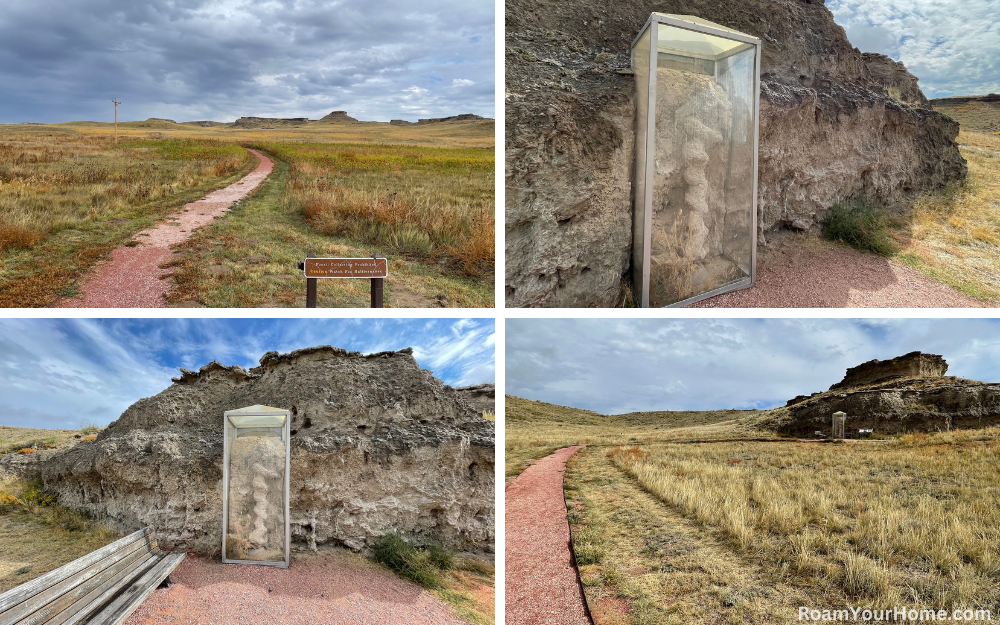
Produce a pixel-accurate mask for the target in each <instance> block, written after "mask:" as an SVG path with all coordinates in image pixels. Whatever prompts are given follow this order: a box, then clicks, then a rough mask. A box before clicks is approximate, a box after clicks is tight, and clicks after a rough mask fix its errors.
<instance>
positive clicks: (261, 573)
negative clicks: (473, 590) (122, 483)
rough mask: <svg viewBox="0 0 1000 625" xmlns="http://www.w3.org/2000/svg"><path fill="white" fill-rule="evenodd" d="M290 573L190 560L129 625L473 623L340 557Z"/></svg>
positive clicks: (299, 562) (318, 559) (302, 562)
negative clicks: (466, 621)
mask: <svg viewBox="0 0 1000 625" xmlns="http://www.w3.org/2000/svg"><path fill="white" fill-rule="evenodd" d="M292 558H293V559H292V564H291V567H290V568H287V569H280V568H277V567H273V566H254V565H249V564H222V563H221V562H217V561H215V560H208V559H206V558H201V557H198V556H194V555H188V557H186V558H184V561H183V562H181V563H180V565H179V566H178V567H177V568H176V569H174V571H173V573H171V574H170V581H171V584H170V586H169V587H167V588H158V589H156V590H154V591H153V593H152V594H151V595H150V596H149V597H148V598H147V599H146V601H144V602H143V604H142V605H141V606H139V609H138V610H136V611H135V612H134V613H132V615H131V616H129V618H128V619H127V620H126V621H125V625H161V624H164V623H170V624H171V625H210V624H211V625H223V624H225V625H230V624H232V625H257V624H263V623H287V624H292V623H296V624H299V623H301V624H302V625H328V624H338V625H353V624H357V623H366V624H371V625H376V624H377V625H411V624H412V625H467V624H466V623H465V621H463V620H461V619H459V618H458V617H456V616H455V614H454V612H452V610H451V608H449V607H448V606H447V605H445V604H444V603H442V602H441V601H439V600H438V599H436V598H435V597H433V596H432V595H430V594H429V593H428V592H427V591H425V590H423V589H422V588H420V587H419V586H417V585H416V584H414V583H412V582H408V581H406V580H402V579H400V578H398V577H396V576H394V575H393V574H392V573H389V572H388V571H386V570H383V569H380V568H377V567H374V566H366V565H363V564H358V563H355V562H352V561H350V560H349V559H348V558H346V557H343V556H340V555H338V554H320V555H317V556H308V557H304V558H302V559H296V557H295V556H294V555H293V557H292Z"/></svg>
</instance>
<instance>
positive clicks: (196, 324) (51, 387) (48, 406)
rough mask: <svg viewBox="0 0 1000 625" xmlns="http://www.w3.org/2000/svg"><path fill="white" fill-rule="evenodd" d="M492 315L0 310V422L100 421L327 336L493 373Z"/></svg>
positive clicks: (427, 363)
mask: <svg viewBox="0 0 1000 625" xmlns="http://www.w3.org/2000/svg"><path fill="white" fill-rule="evenodd" d="M493 328H494V322H493V320H492V319H364V320H357V319H30V320H28V319H0V425H14V426H20V427H44V428H67V429H75V428H79V427H82V426H83V425H86V424H88V423H94V424H97V425H106V424H107V423H110V422H111V421H113V420H115V419H117V418H118V415H120V414H121V413H122V411H124V410H125V408H127V407H128V406H129V405H131V404H132V403H133V402H135V401H136V400H138V399H141V398H143V397H149V396H152V395H155V394H157V393H159V392H160V391H162V390H163V389H165V388H166V387H168V386H169V385H170V378H171V377H174V376H177V375H178V374H179V372H178V369H179V368H180V367H184V368H186V369H195V370H197V369H198V368H199V367H201V366H203V365H206V364H208V363H209V362H211V361H212V360H217V361H219V362H220V363H222V364H224V365H240V366H241V367H244V368H250V367H254V366H257V364H258V360H259V359H260V357H261V356H263V355H264V352H267V351H270V350H276V351H279V352H282V353H284V352H289V351H291V350H293V349H299V348H302V347H313V346H316V345H333V346H335V347H342V348H344V349H348V350H354V351H360V352H362V353H371V352H380V351H388V350H398V349H403V348H406V347H412V348H413V350H414V351H413V356H414V358H416V360H417V363H419V364H420V366H421V367H423V368H425V369H430V370H431V371H433V372H434V375H435V376H437V377H438V378H440V379H442V380H443V381H444V382H445V383H446V384H451V385H453V386H462V385H467V384H479V383H483V382H493V381H494V379H493V376H494V344H493V343H494V335H493Z"/></svg>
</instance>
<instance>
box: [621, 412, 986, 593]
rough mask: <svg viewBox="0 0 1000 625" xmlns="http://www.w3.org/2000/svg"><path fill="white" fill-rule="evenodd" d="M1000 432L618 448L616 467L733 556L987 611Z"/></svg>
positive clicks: (865, 589)
mask: <svg viewBox="0 0 1000 625" xmlns="http://www.w3.org/2000/svg"><path fill="white" fill-rule="evenodd" d="M998 435H1000V429H997V428H993V429H990V430H986V431H978V432H968V431H966V432H964V433H950V434H941V435H936V436H931V437H926V439H924V441H920V440H918V439H916V438H914V437H903V438H902V439H900V440H897V441H893V442H890V443H888V444H879V445H878V446H877V447H876V446H874V445H871V444H854V445H838V446H831V445H815V444H794V445H792V444H781V445H778V444H769V443H719V444H705V445H697V446H693V445H684V446H678V445H653V446H642V447H637V446H633V447H618V448H615V449H613V450H612V451H610V452H609V453H608V457H609V459H610V460H611V461H612V462H613V463H614V464H615V466H617V467H619V468H620V469H622V470H624V471H625V472H626V473H627V474H629V475H631V476H632V477H634V478H635V479H636V480H637V481H638V482H639V484H640V485H641V486H642V487H643V488H644V489H645V490H647V491H648V492H650V493H651V494H653V495H655V496H656V497H658V498H660V499H661V500H662V501H664V502H665V503H666V504H668V505H669V506H671V507H672V508H674V509H676V510H678V511H679V512H680V513H681V514H683V515H684V516H685V517H687V518H689V519H691V520H692V521H693V522H695V523H697V524H699V525H701V526H703V527H706V528H710V529H712V530H714V531H716V532H718V534H719V535H720V536H721V537H723V538H724V539H725V540H726V541H727V542H728V544H729V545H730V546H731V547H732V548H733V549H734V550H735V551H736V552H738V553H741V554H746V555H750V554H754V555H755V557H758V558H763V559H765V560H768V561H770V562H771V563H772V565H773V566H775V567H781V566H787V567H788V570H789V571H790V574H793V575H795V576H796V577H797V578H798V579H799V581H800V583H806V584H813V585H822V584H823V583H824V580H826V581H832V582H833V583H835V584H836V585H837V586H839V587H840V589H841V590H842V591H843V592H844V593H845V594H846V595H847V596H849V597H852V598H856V599H859V600H866V601H873V602H876V603H879V604H882V605H892V604H893V603H894V602H896V603H898V602H902V601H910V602H915V603H918V604H920V605H922V606H933V607H944V608H949V609H950V608H957V607H962V608H965V607H989V608H993V609H996V608H998V607H1000V605H998V598H997V595H996V593H995V585H996V583H997V582H998V580H1000V508H998V507H997V506H996V501H997V500H998V497H1000V441H997V440H996V437H997V436H998Z"/></svg>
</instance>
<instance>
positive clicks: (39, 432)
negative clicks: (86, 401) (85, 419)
mask: <svg viewBox="0 0 1000 625" xmlns="http://www.w3.org/2000/svg"><path fill="white" fill-rule="evenodd" d="M98 431H99V428H98V427H97V426H93V425H88V426H86V427H84V428H83V429H80V430H45V429H40V428H20V427H14V426H10V425H0V455H2V454H5V453H14V452H21V453H33V452H34V451H41V450H44V449H61V448H64V447H72V446H73V445H75V444H77V443H78V442H80V441H84V440H94V438H93V437H94V436H95V435H96V434H97V432H98Z"/></svg>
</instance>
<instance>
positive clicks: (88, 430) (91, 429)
mask: <svg viewBox="0 0 1000 625" xmlns="http://www.w3.org/2000/svg"><path fill="white" fill-rule="evenodd" d="M100 431H101V428H99V427H97V426H96V425H94V424H93V423H88V424H87V425H85V426H83V427H82V428H80V434H83V435H84V436H89V435H91V434H97V433H98V432H100Z"/></svg>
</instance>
